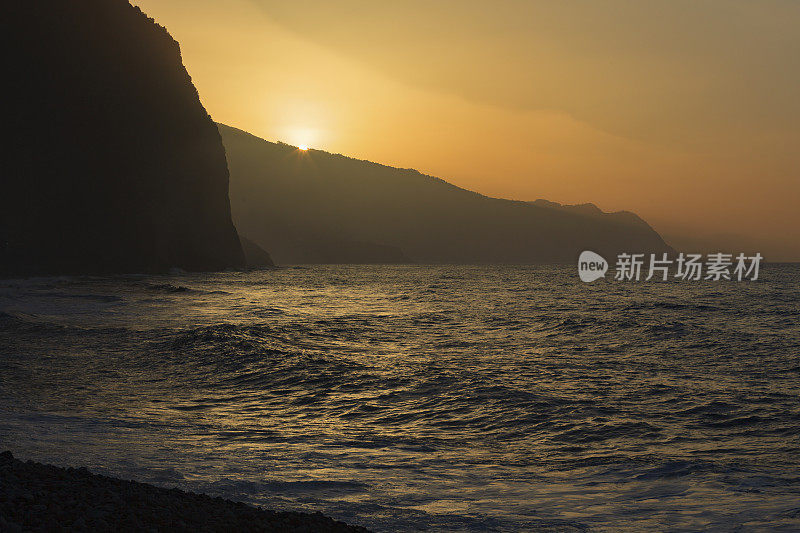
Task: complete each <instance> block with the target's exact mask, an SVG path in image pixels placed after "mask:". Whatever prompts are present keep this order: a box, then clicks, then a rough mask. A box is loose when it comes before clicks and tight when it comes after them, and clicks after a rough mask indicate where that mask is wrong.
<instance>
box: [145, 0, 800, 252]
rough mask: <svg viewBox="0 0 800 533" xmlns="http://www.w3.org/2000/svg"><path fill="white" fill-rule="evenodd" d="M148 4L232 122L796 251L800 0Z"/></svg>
mask: <svg viewBox="0 0 800 533" xmlns="http://www.w3.org/2000/svg"><path fill="white" fill-rule="evenodd" d="M134 3H135V4H137V5H139V6H140V7H142V9H143V10H144V11H145V12H146V13H148V14H149V15H150V16H152V17H154V18H155V19H156V20H157V21H158V22H159V23H160V24H162V25H164V26H166V27H167V29H168V30H169V31H170V32H171V33H172V35H173V36H174V37H175V38H176V39H177V40H178V41H179V42H180V43H181V48H182V51H183V58H184V63H185V64H186V66H187V68H188V69H189V73H190V74H191V75H192V78H193V80H194V82H195V85H196V86H197V88H198V91H199V92H200V97H201V99H202V101H203V103H204V104H205V106H206V108H207V109H208V110H209V112H210V113H211V115H212V116H213V117H214V119H215V120H217V121H220V122H224V123H227V124H230V125H232V126H236V127H239V128H242V129H245V130H247V131H250V132H251V133H253V134H255V135H258V136H261V137H264V138H266V139H269V140H281V141H284V142H288V143H291V144H308V145H310V146H312V147H314V148H320V149H323V150H327V151H331V152H338V153H343V154H346V155H350V156H353V157H359V158H363V159H369V160H372V161H376V162H380V163H385V164H390V165H394V166H399V167H404V168H408V167H411V168H416V169H418V170H420V171H422V172H425V173H428V174H433V175H436V176H439V177H442V178H444V179H446V180H448V181H450V182H452V183H455V184H457V185H461V186H463V187H467V188H469V189H473V190H476V191H478V192H481V193H484V194H488V195H492V196H498V197H504V198H514V199H521V200H535V199H537V198H546V199H549V200H553V201H557V202H561V203H582V202H593V203H596V204H597V205H598V206H600V207H601V208H602V209H604V210H618V209H628V210H632V211H635V212H637V213H638V214H640V215H641V216H643V217H644V218H645V219H646V220H648V221H649V222H650V223H651V224H652V225H653V226H654V227H655V228H656V229H657V230H659V231H661V232H662V234H663V235H665V236H666V237H667V239H668V240H671V241H672V242H673V243H674V244H678V245H681V244H684V245H692V244H694V243H693V241H692V238H693V237H699V238H701V239H703V238H705V237H706V236H712V235H718V234H719V235H721V234H725V235H728V236H729V237H721V236H720V237H716V240H714V239H712V240H711V246H713V245H714V243H716V242H719V243H720V244H721V245H723V246H729V247H730V246H733V247H738V248H740V249H741V251H748V252H751V251H761V252H762V253H764V254H765V255H766V256H767V259H780V260H787V259H795V260H800V214H799V213H798V204H799V203H800V149H798V147H800V142H798V141H800V99H799V98H798V96H797V95H798V93H800V32H798V31H797V28H798V27H800V2H795V1H794V0H760V1H759V2H752V1H749V0H703V1H697V0H663V1H651V0H627V1H621V0H608V1H606V2H585V1H576V0H564V1H563V2H552V1H550V0H500V1H491V2H489V1H480V2H479V1H469V0H461V1H457V0H438V1H435V2H431V1H429V0H428V1H422V0H405V1H398V2H367V1H364V0H340V1H338V2H329V1H325V2H323V1H321V0H307V1H304V2H284V1H282V2H277V1H271V0H226V1H225V2H220V1H216V2H214V1H211V0H135V1H134ZM702 245H708V239H707V238H705V242H704V243H697V246H698V247H699V246H702Z"/></svg>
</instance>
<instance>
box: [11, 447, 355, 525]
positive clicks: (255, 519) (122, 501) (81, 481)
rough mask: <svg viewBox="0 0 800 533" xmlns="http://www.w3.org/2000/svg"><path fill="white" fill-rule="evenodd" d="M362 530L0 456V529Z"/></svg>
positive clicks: (307, 515) (309, 516)
mask: <svg viewBox="0 0 800 533" xmlns="http://www.w3.org/2000/svg"><path fill="white" fill-rule="evenodd" d="M111 529H113V530H115V531H207V532H212V531H281V532H284V531H295V532H309V533H311V532H331V533H333V532H336V533H339V532H341V533H349V532H352V533H358V532H366V531H367V530H366V529H364V528H362V527H354V526H349V525H347V524H345V523H344V522H338V521H335V520H333V519H331V518H328V517H326V516H323V515H322V514H321V513H313V514H311V513H299V512H275V511H269V510H265V509H261V508H258V507H252V506H249V505H245V504H243V503H239V502H233V501H230V500H225V499H222V498H212V497H211V496H207V495H205V494H195V493H192V492H184V491H182V490H178V489H165V488H159V487H155V486H153V485H148V484H145V483H137V482H135V481H126V480H122V479H117V478H112V477H107V476H101V475H96V474H92V473H91V472H89V471H88V470H87V469H85V468H59V467H56V466H52V465H45V464H41V463H35V462H33V461H27V462H23V461H20V460H18V459H15V458H14V456H13V455H12V454H11V452H7V451H6V452H3V453H1V454H0V531H6V532H22V531H109V530H111Z"/></svg>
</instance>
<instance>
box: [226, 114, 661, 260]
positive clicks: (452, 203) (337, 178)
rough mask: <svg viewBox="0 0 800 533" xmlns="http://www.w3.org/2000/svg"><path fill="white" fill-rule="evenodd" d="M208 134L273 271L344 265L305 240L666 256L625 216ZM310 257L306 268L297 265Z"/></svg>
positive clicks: (640, 224) (417, 248) (532, 254)
mask: <svg viewBox="0 0 800 533" xmlns="http://www.w3.org/2000/svg"><path fill="white" fill-rule="evenodd" d="M218 127H219V128H220V133H221V135H222V138H223V143H224V144H225V147H226V151H227V155H228V163H229V167H230V171H231V205H232V209H233V216H234V220H236V222H237V227H239V229H240V230H241V231H243V232H244V233H245V234H247V235H248V236H249V237H250V238H251V239H253V240H255V241H256V242H258V243H259V244H260V245H261V246H263V247H264V248H266V249H268V250H269V251H270V253H271V254H272V255H273V258H274V259H275V261H276V262H278V263H297V262H351V261H347V260H342V258H341V257H337V258H333V257H330V258H326V257H325V254H324V253H306V254H303V253H298V251H297V250H296V248H297V247H296V246H295V249H292V246H291V243H289V242H287V239H288V238H289V237H290V236H294V238H295V239H297V238H298V237H299V238H300V239H301V240H302V238H308V240H309V243H310V244H309V246H313V243H311V242H310V241H313V240H319V239H325V238H331V239H339V240H348V241H351V242H352V241H358V242H365V243H372V244H374V245H378V246H390V247H392V248H395V249H398V250H400V251H401V252H402V254H403V255H404V256H405V257H407V258H408V259H409V260H410V261H412V262H418V263H569V262H573V261H575V260H576V259H577V256H578V254H579V253H580V251H582V250H584V249H594V250H596V251H598V252H599V253H606V254H610V253H617V252H622V251H628V252H640V251H653V252H659V251H663V252H669V251H672V250H671V248H670V247H669V246H668V245H667V244H666V243H665V242H664V241H663V239H662V238H661V237H660V236H659V235H658V233H657V232H655V230H653V229H652V228H651V227H650V226H649V225H648V224H646V223H645V222H644V221H643V220H641V219H640V218H639V217H638V216H636V215H633V214H630V215H628V214H626V213H625V212H619V213H612V214H607V213H602V212H601V214H600V215H595V216H586V215H585V214H583V213H581V214H577V213H575V212H572V211H573V210H571V209H570V208H566V209H557V208H554V207H553V206H548V207H544V206H542V205H536V204H535V202H526V201H521V200H506V199H500V198H492V197H489V196H486V195H483V194H481V193H478V192H475V191H470V190H468V189H464V188H462V187H459V186H457V185H454V184H452V183H449V182H447V181H445V180H444V179H442V178H438V177H435V176H429V175H426V174H423V173H421V172H419V171H417V170H414V169H399V168H395V167H391V166H388V165H383V164H381V163H375V162H372V161H366V160H360V159H357V158H352V157H349V156H346V155H342V154H331V153H328V152H325V151H322V150H314V149H309V150H298V149H297V148H296V147H293V146H291V145H289V144H285V143H273V142H270V141H266V140H264V139H261V138H259V137H257V136H255V135H252V134H250V133H248V132H245V131H243V130H240V129H237V128H232V127H230V126H226V125H224V124H218ZM553 205H555V204H553ZM309 236H311V237H309ZM301 252H303V250H301ZM310 256H314V258H315V260H313V261H304V259H307V258H308V257H310ZM362 259H363V258H362ZM384 259H385V258H382V257H377V258H375V260H374V261H363V260H362V261H359V262H386V261H385V260H384Z"/></svg>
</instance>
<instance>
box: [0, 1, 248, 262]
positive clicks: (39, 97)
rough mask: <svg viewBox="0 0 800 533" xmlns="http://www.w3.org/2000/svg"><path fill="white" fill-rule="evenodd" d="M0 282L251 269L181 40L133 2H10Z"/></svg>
mask: <svg viewBox="0 0 800 533" xmlns="http://www.w3.org/2000/svg"><path fill="white" fill-rule="evenodd" d="M3 18H4V39H5V40H6V45H7V46H6V54H5V55H6V57H7V58H8V62H7V63H6V64H5V65H4V72H3V84H4V86H5V87H4V89H3V91H4V93H5V96H6V97H5V101H4V104H5V106H4V113H3V115H4V117H3V118H4V123H5V124H4V125H5V130H6V132H8V133H11V140H10V141H6V146H5V148H6V150H7V152H6V154H5V156H4V158H3V168H2V175H3V180H2V191H1V192H0V198H2V200H0V274H2V275H33V274H59V273H111V272H152V271H163V270H167V269H169V268H171V267H179V268H183V269H185V270H218V269H224V268H227V267H239V266H242V265H243V261H244V259H243V254H242V249H241V246H240V244H239V239H238V236H237V233H236V229H235V228H234V226H233V223H232V221H231V216H230V204H229V199H228V169H227V164H226V159H225V152H224V148H223V146H222V143H221V140H220V136H219V132H218V131H217V128H216V125H215V124H214V122H213V121H212V120H211V119H210V117H209V116H208V113H206V111H205V109H204V108H203V106H202V104H201V103H200V100H199V97H198V94H197V91H196V90H195V88H194V86H193V85H192V81H191V79H190V77H189V75H188V73H187V72H186V69H185V68H184V66H183V64H182V61H181V55H180V49H179V47H178V43H177V42H175V40H173V39H172V38H171V37H170V35H169V34H168V33H167V31H166V30H165V29H164V28H162V27H161V26H159V25H157V24H155V23H154V22H153V20H152V19H149V18H148V17H147V16H146V15H144V14H143V13H142V12H141V11H140V10H139V9H138V8H135V7H133V6H131V5H130V4H129V3H128V2H127V1H125V0H81V1H70V0H56V1H49V2H38V1H37V2H22V1H13V2H9V3H7V4H4V7H3Z"/></svg>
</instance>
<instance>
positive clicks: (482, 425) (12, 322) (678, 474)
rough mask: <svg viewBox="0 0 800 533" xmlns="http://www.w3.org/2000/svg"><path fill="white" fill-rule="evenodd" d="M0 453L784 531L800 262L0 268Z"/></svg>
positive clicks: (506, 510) (344, 499)
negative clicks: (6, 276)
mask: <svg viewBox="0 0 800 533" xmlns="http://www.w3.org/2000/svg"><path fill="white" fill-rule="evenodd" d="M0 450H10V451H11V452H12V453H13V454H14V455H15V456H16V457H18V458H21V459H32V460H36V461H42V462H47V463H52V464H56V465H60V466H76V467H77V466H86V467H88V468H89V469H90V470H92V471H94V472H97V473H101V474H107V475H113V476H118V477H122V478H126V479H135V480H138V481H143V482H147V483H153V484H156V485H159V486H164V487H178V488H181V489H186V490H192V491H199V492H205V493H209V494H212V495H220V496H223V497H226V498H231V499H234V500H239V501H244V502H247V503H251V504H255V505H259V506H263V507H266V508H273V509H294V510H304V511H321V512H322V513H324V514H326V515H329V516H331V517H334V518H336V519H340V520H344V521H346V522H348V523H351V524H357V525H362V526H366V527H367V528H369V529H371V530H373V531H375V532H390V531H429V532H462V531H463V532H476V531H503V532H505V531H508V532H516V531H701V530H702V531H725V532H728V531H798V530H800V265H779V264H766V265H762V269H761V273H760V276H759V279H758V280H755V281H742V282H737V281H725V280H722V281H680V280H671V281H649V282H645V281H640V282H635V281H614V280H613V279H601V280H598V281H596V282H594V283H583V282H581V281H580V280H579V278H578V274H577V269H576V267H572V266H425V265H405V266H392V265H383V266H347V265H329V266H328V265H326V266H294V267H284V268H280V269H277V270H270V271H256V272H226V273H216V274H185V273H174V274H172V275H165V276H117V277H103V278H93V277H59V278H36V279H26V280H3V281H0Z"/></svg>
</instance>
